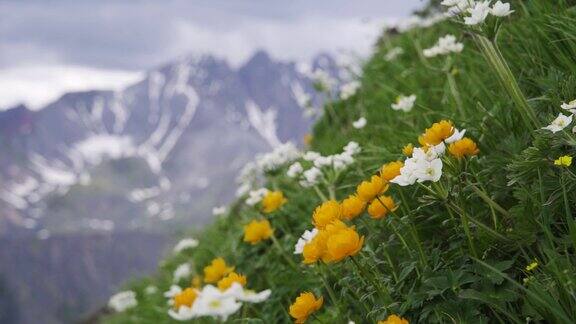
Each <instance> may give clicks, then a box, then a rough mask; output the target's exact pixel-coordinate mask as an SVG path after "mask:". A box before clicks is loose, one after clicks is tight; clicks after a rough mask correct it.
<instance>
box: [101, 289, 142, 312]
mask: <svg viewBox="0 0 576 324" xmlns="http://www.w3.org/2000/svg"><path fill="white" fill-rule="evenodd" d="M108 306H109V307H110V308H112V309H113V310H114V311H115V312H123V311H125V310H127V309H130V308H132V307H136V306H138V301H137V300H136V293H135V292H133V291H132V290H126V291H121V292H119V293H117V294H115V295H113V296H112V297H110V300H109V301H108Z"/></svg>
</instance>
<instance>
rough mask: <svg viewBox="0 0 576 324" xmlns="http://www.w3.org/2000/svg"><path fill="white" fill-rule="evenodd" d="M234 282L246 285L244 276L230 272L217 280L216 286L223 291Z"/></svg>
mask: <svg viewBox="0 0 576 324" xmlns="http://www.w3.org/2000/svg"><path fill="white" fill-rule="evenodd" d="M235 282H237V283H239V284H240V285H242V287H244V286H246V276H244V275H241V274H237V273H236V272H230V273H229V274H228V275H227V276H226V277H224V278H222V279H220V281H218V288H219V289H220V290H222V291H225V290H226V289H228V288H230V286H232V284H233V283H235Z"/></svg>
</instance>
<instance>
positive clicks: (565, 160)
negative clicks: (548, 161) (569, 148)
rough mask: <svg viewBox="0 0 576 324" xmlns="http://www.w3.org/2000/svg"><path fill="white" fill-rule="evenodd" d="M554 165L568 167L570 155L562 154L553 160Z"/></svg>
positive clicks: (570, 159)
mask: <svg viewBox="0 0 576 324" xmlns="http://www.w3.org/2000/svg"><path fill="white" fill-rule="evenodd" d="M554 165H557V166H561V167H569V166H571V165H572V157H571V156H569V155H564V156H561V157H559V158H557V159H556V160H554Z"/></svg>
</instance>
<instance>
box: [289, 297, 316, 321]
mask: <svg viewBox="0 0 576 324" xmlns="http://www.w3.org/2000/svg"><path fill="white" fill-rule="evenodd" d="M323 303H324V298H323V297H320V298H316V296H314V294H313V293H311V292H304V293H301V294H300V296H298V298H296V300H295V301H294V303H293V304H292V305H290V316H292V317H293V318H294V322H296V323H304V322H306V320H307V319H308V317H309V316H310V315H312V313H314V312H316V311H317V310H319V309H320V308H321V307H322V304H323Z"/></svg>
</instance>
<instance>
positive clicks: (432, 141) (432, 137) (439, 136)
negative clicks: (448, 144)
mask: <svg viewBox="0 0 576 324" xmlns="http://www.w3.org/2000/svg"><path fill="white" fill-rule="evenodd" d="M453 133H454V126H453V125H452V122H451V121H449V120H441V121H439V122H437V123H434V124H432V126H431V127H430V128H426V131H425V132H424V134H422V135H421V136H420V137H418V142H420V144H422V146H428V145H438V144H440V143H442V142H443V141H444V140H445V139H447V138H448V137H450V136H451V135H452V134H453Z"/></svg>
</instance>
